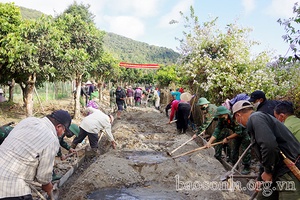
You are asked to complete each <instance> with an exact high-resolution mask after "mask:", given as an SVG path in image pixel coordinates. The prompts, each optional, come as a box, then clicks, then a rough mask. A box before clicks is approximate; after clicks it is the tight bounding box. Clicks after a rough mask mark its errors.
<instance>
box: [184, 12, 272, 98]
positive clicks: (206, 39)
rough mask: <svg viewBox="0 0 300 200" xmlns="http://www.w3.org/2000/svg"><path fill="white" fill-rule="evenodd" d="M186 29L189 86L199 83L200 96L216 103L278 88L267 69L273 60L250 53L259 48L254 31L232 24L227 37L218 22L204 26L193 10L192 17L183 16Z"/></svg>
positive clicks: (185, 61)
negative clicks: (252, 37)
mask: <svg viewBox="0 0 300 200" xmlns="http://www.w3.org/2000/svg"><path fill="white" fill-rule="evenodd" d="M182 17H183V18H184V19H185V27H187V29H188V31H187V32H183V35H184V39H182V40H181V45H180V46H181V58H180V63H181V64H182V68H183V70H182V71H183V72H184V73H182V74H181V77H185V78H184V79H185V80H186V81H187V84H189V85H190V84H191V83H195V84H197V85H199V87H200V90H199V91H200V93H202V94H204V93H205V96H206V97H207V98H212V99H214V101H215V102H216V103H220V102H222V101H224V100H225V99H226V98H227V97H233V96H234V95H236V94H238V93H241V92H246V93H251V92H252V91H254V90H256V89H258V88H260V89H263V90H264V91H265V92H268V91H273V90H274V88H276V87H277V85H276V84H275V82H274V75H273V74H272V72H271V70H270V69H269V68H267V67H266V65H267V63H268V62H269V60H270V57H269V55H268V53H267V52H262V53H261V54H259V55H258V56H256V57H254V56H252V55H251V54H250V49H251V47H252V46H253V45H255V44H257V43H256V42H255V41H251V40H249V39H248V34H249V33H250V31H251V30H250V29H246V28H240V27H238V26H237V25H236V24H228V25H227V26H226V27H225V33H224V32H223V31H221V30H220V29H219V28H218V27H217V26H216V22H217V18H216V19H213V20H211V21H209V22H205V23H203V24H200V23H199V21H198V18H197V16H195V15H194V10H193V8H192V7H191V14H190V16H189V17H186V16H183V15H182Z"/></svg>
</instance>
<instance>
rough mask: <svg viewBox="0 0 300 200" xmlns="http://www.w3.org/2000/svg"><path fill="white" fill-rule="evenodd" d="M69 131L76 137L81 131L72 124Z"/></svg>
mask: <svg viewBox="0 0 300 200" xmlns="http://www.w3.org/2000/svg"><path fill="white" fill-rule="evenodd" d="M69 129H70V131H71V132H72V133H73V134H74V135H75V136H76V137H78V135H79V131H80V129H79V127H78V126H77V125H76V124H71V126H70V128H69ZM67 137H68V136H67Z"/></svg>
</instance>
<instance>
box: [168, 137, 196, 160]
mask: <svg viewBox="0 0 300 200" xmlns="http://www.w3.org/2000/svg"><path fill="white" fill-rule="evenodd" d="M193 139H194V138H190V139H189V140H188V141H186V142H184V143H183V144H181V145H180V146H179V147H177V148H176V149H174V150H173V151H171V152H167V154H168V155H169V156H172V154H173V153H174V152H175V151H177V150H178V149H180V148H181V147H183V146H184V145H186V144H187V143H189V142H190V141H192V140H193Z"/></svg>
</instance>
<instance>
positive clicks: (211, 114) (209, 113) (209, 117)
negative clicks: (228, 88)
mask: <svg viewBox="0 0 300 200" xmlns="http://www.w3.org/2000/svg"><path fill="white" fill-rule="evenodd" d="M205 104H208V106H207V107H206V108H204V107H203V115H204V116H203V123H202V124H201V126H200V127H199V128H198V132H197V135H199V134H200V133H202V131H204V130H206V129H207V128H208V127H209V125H210V124H211V122H212V121H213V119H214V118H215V114H216V112H217V106H216V105H215V104H211V103H210V102H209V101H207V99H206V98H204V97H201V98H199V100H198V103H197V105H198V106H199V105H200V106H201V105H205Z"/></svg>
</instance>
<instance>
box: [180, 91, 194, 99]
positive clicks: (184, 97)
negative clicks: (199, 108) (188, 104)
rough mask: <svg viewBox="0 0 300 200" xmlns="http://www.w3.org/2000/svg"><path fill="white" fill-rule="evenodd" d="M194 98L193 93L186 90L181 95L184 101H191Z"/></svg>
mask: <svg viewBox="0 0 300 200" xmlns="http://www.w3.org/2000/svg"><path fill="white" fill-rule="evenodd" d="M191 98H192V95H191V94H190V93H188V92H184V93H182V94H181V95H180V100H182V101H190V100H191Z"/></svg>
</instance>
